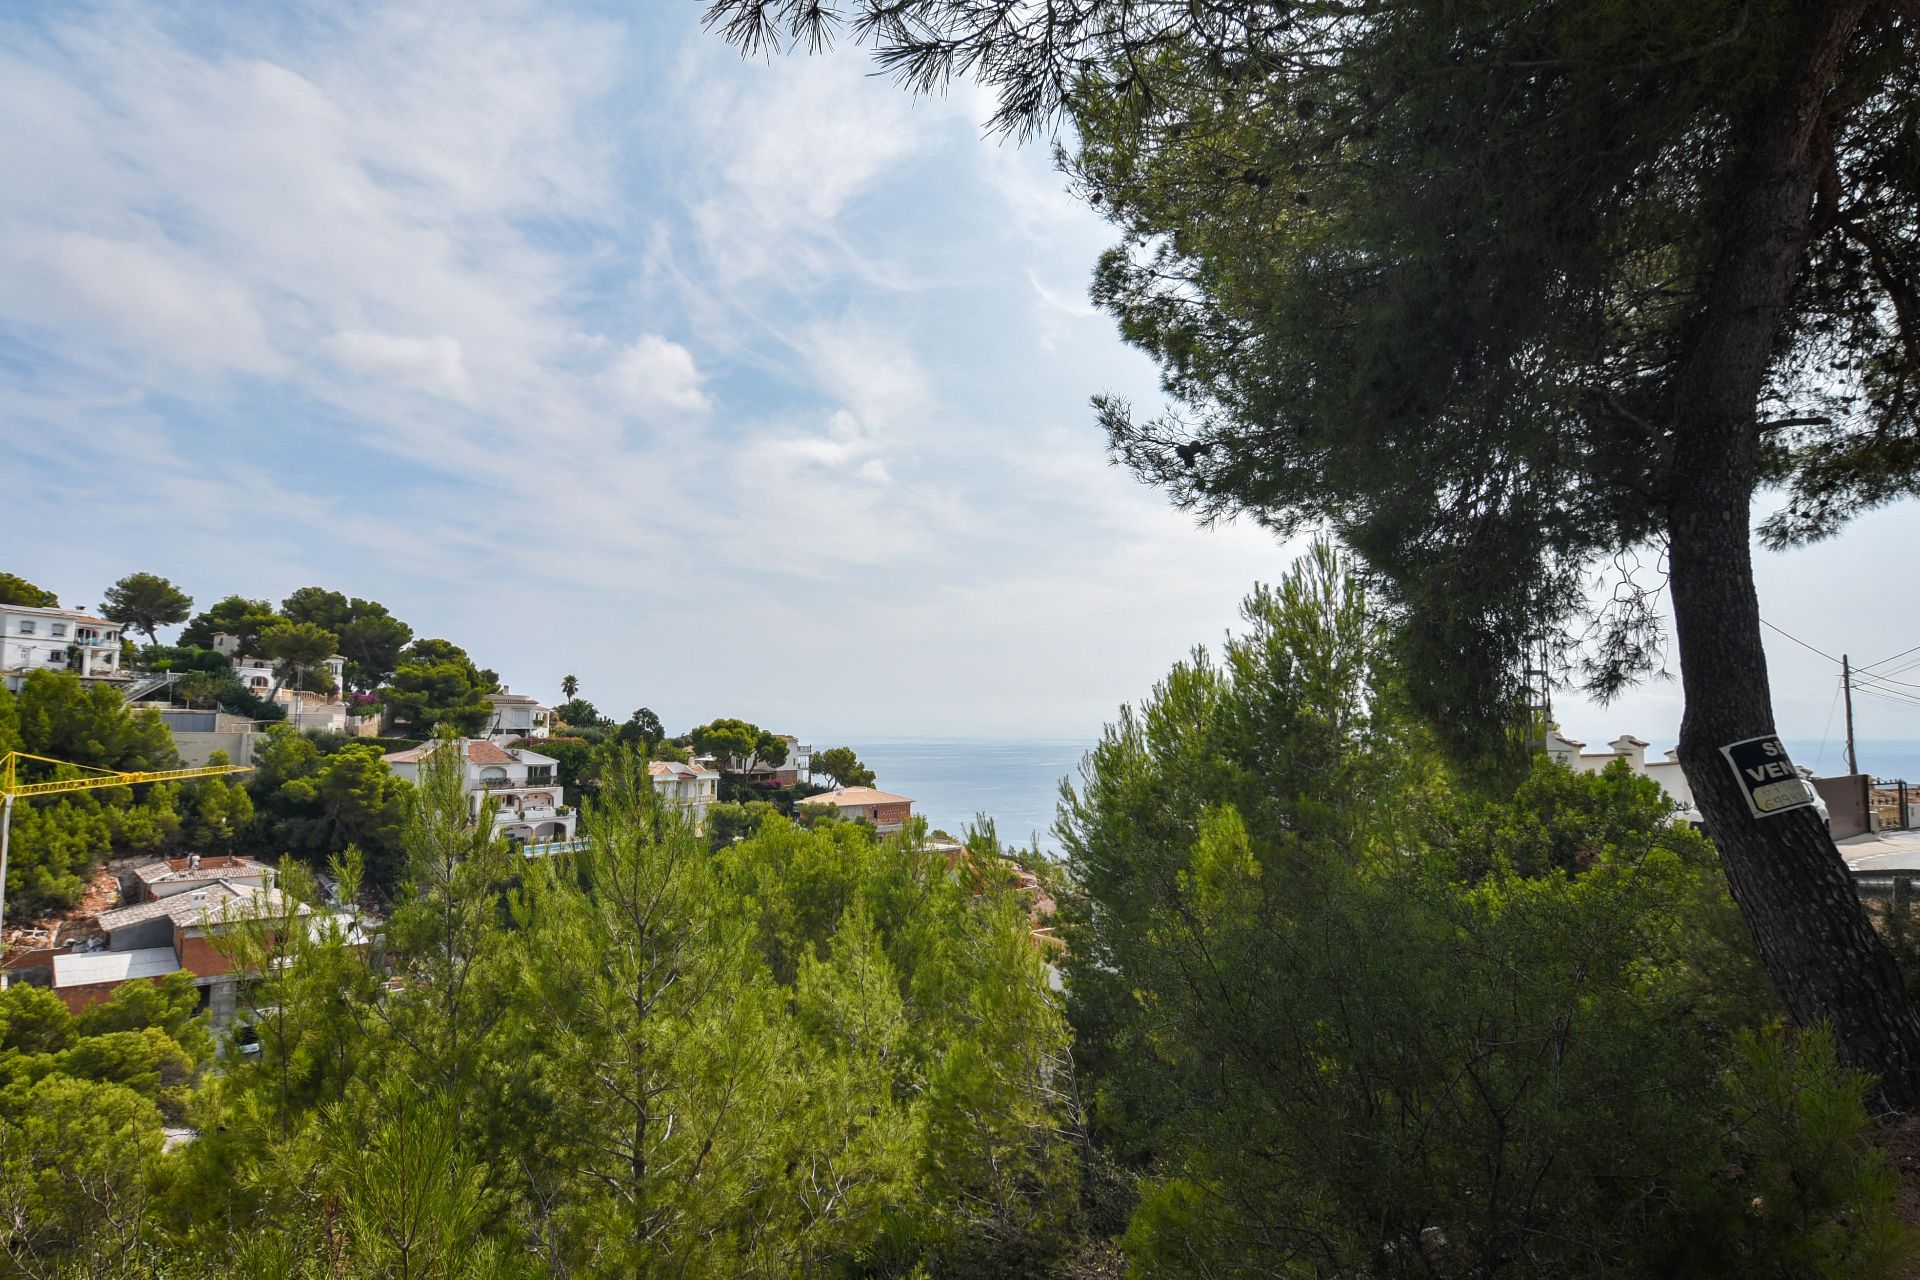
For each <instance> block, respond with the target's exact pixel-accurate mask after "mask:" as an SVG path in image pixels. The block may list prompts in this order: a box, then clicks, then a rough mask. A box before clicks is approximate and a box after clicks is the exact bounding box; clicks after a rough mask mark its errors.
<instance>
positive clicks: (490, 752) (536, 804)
mask: <svg viewBox="0 0 1920 1280" xmlns="http://www.w3.org/2000/svg"><path fill="white" fill-rule="evenodd" d="M440 746H441V744H440V743H438V742H429V743H427V744H426V745H424V746H419V747H415V748H413V749H412V750H411V751H395V752H391V753H389V754H388V755H385V756H382V757H381V759H382V760H384V761H386V765H387V767H388V768H389V769H391V770H393V771H394V773H396V774H398V775H399V776H400V777H402V778H405V779H407V781H409V782H415V783H417V782H419V781H420V765H421V763H422V762H423V761H425V760H426V758H427V757H428V756H430V755H432V754H433V753H434V752H435V751H437V750H438V749H439V748H440ZM458 746H459V747H460V749H461V753H462V755H463V756H464V759H465V767H464V769H463V775H464V776H463V779H462V785H463V788H464V789H465V791H466V793H467V800H468V803H469V804H470V805H472V812H473V815H474V816H475V817H476V818H477V817H479V816H480V806H481V805H482V804H483V803H485V801H486V799H487V797H488V796H492V797H493V798H494V799H495V800H496V801H497V802H498V804H499V808H498V809H497V810H496V811H495V813H494V818H493V825H494V831H495V833H496V834H498V835H502V836H505V837H506V838H507V839H509V840H515V841H518V842H520V843H521V844H524V845H527V846H530V850H529V851H530V852H531V851H532V847H537V846H540V845H546V844H552V843H555V842H559V841H569V840H572V839H573V830H574V826H575V824H576V823H577V822H578V821H579V815H578V814H576V813H575V812H574V811H573V810H572V809H570V808H569V807H567V805H566V803H565V795H564V793H563V792H562V791H561V789H560V779H559V776H558V774H557V773H556V772H555V766H557V765H558V764H559V763H560V762H559V761H558V760H555V759H554V758H553V757H552V756H543V755H541V754H540V753H539V752H537V751H528V750H527V749H526V748H524V747H502V746H500V745H499V744H498V743H494V742H489V741H488V740H487V739H485V738H463V739H460V740H459V742H458Z"/></svg>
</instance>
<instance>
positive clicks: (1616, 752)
mask: <svg viewBox="0 0 1920 1280" xmlns="http://www.w3.org/2000/svg"><path fill="white" fill-rule="evenodd" d="M1586 745H1587V744H1586V743H1584V742H1581V741H1580V740H1579V739H1577V738H1569V737H1566V736H1564V735H1563V734H1562V733H1561V732H1560V726H1559V725H1554V726H1552V727H1550V728H1549V729H1548V730H1547V754H1548V755H1549V756H1551V757H1553V758H1554V759H1555V760H1557V761H1559V762H1560V763H1561V764H1564V765H1566V766H1567V767H1568V768H1569V769H1572V770H1573V771H1574V772H1575V773H1599V772H1601V771H1602V770H1604V769H1605V768H1606V767H1607V766H1608V765H1610V764H1612V763H1613V762H1614V761H1615V760H1624V761H1626V762H1627V768H1628V769H1630V770H1632V771H1633V772H1634V773H1636V774H1638V775H1639V776H1640V777H1642V778H1651V779H1653V780H1654V781H1655V782H1657V783H1659V784H1660V790H1662V791H1664V792H1665V793H1666V796H1667V799H1669V800H1671V801H1673V803H1674V804H1675V805H1676V806H1678V807H1679V809H1680V814H1681V816H1682V817H1685V818H1692V817H1695V816H1697V815H1696V814H1695V813H1694V807H1693V787H1692V786H1690V785H1689V784H1688V782H1687V775H1686V774H1685V773H1684V772H1682V771H1681V769H1680V759H1679V754H1680V753H1679V751H1678V750H1677V749H1676V750H1673V751H1668V752H1666V753H1665V755H1666V758H1665V759H1663V760H1648V759H1647V748H1648V747H1649V746H1651V745H1652V744H1651V743H1648V742H1645V741H1643V740H1641V739H1639V738H1636V737H1634V736H1633V735H1632V734H1630V733H1626V734H1622V735H1620V736H1619V737H1618V738H1615V739H1614V740H1613V741H1612V742H1609V743H1608V744H1607V749H1606V750H1605V751H1584V750H1582V748H1583V747H1585V746H1586Z"/></svg>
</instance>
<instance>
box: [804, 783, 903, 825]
mask: <svg viewBox="0 0 1920 1280" xmlns="http://www.w3.org/2000/svg"><path fill="white" fill-rule="evenodd" d="M800 803H801V804H824V805H831V806H833V807H834V808H835V809H838V810H839V811H840V816H841V817H843V818H865V819H866V820H867V821H868V822H871V823H872V824H873V825H874V828H875V829H876V830H878V831H879V832H880V834H881V835H883V836H884V835H891V834H893V833H894V832H896V831H898V830H900V828H902V827H904V826H905V825H906V824H907V819H909V818H911V817H912V816H913V800H912V799H911V798H910V797H907V796H897V795H894V794H893V793H892V792H891V791H876V790H875V789H874V788H872V787H842V788H840V789H839V790H838V791H827V792H823V793H822V794H820V795H817V796H808V797H806V798H805V799H804V800H802V801H801V802H800Z"/></svg>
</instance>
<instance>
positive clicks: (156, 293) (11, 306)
mask: <svg viewBox="0 0 1920 1280" xmlns="http://www.w3.org/2000/svg"><path fill="white" fill-rule="evenodd" d="M0 315H5V316H6V317H7V318H8V319H10V320H11V322H12V323H14V324H17V325H19V326H21V327H22V328H26V329H29V330H45V329H47V328H49V327H51V328H55V329H63V330H66V331H67V332H70V333H84V334H88V335H91V336H92V337H93V338H94V340H95V341H96V342H99V341H100V340H102V339H104V341H105V343H106V344H107V345H110V346H113V347H118V348H120V349H121V350H124V351H131V352H133V353H135V354H136V355H137V356H139V357H141V358H142V360H143V361H147V360H151V361H158V362H161V363H163V364H168V365H173V366H176V367H178V368H180V369H182V370H184V371H186V372H188V373H190V374H192V375H195V376H198V375H201V374H206V373H214V372H227V371H231V372H240V373H266V372H271V371H274V370H277V369H279V368H280V367H281V365H282V361H281V359H280V357H279V356H278V355H277V354H276V353H275V352H274V350H273V347H272V344H271V343H270V341H269V340H268V337H267V328H266V324H265V322H264V321H263V320H262V318H261V315H260V312H259V310H258V308H257V307H256V306H255V305H254V302H253V300H252V298H251V297H250V296H249V294H248V290H247V289H246V288H245V287H244V286H243V285H242V284H241V283H239V282H238V281H237V280H235V279H234V278H233V276H232V275H231V274H230V273H228V272H226V271H223V270H221V269H220V268H218V267H216V266H215V265H213V264H212V263H210V262H207V261H205V260H203V259H201V258H199V257H198V256H196V255H194V254H192V253H188V252H184V251H182V250H181V249H179V248H178V247H176V246H174V245H172V244H169V243H167V242H166V241H164V240H157V242H140V241H135V240H127V239H113V238H108V237H105V236H100V235H95V234H92V233H90V232H85V231H76V230H59V229H52V228H33V229H28V230H24V231H21V232H19V233H17V234H16V236H15V237H13V238H12V239H11V240H10V242H9V243H8V245H7V247H6V249H5V250H4V251H0Z"/></svg>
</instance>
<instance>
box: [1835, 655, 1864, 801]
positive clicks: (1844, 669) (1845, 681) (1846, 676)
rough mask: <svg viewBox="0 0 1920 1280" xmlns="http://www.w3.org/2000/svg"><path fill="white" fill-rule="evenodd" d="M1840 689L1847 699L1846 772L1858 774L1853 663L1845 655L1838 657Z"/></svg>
mask: <svg viewBox="0 0 1920 1280" xmlns="http://www.w3.org/2000/svg"><path fill="white" fill-rule="evenodd" d="M1840 687H1841V688H1842V689H1843V690H1845V691H1846V697H1847V772H1848V773H1858V772H1860V761H1859V759H1858V758H1857V757H1856V756H1855V755H1854V754H1853V662H1852V660H1851V659H1850V658H1849V657H1848V655H1846V654H1844V653H1843V654H1841V655H1840Z"/></svg>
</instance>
